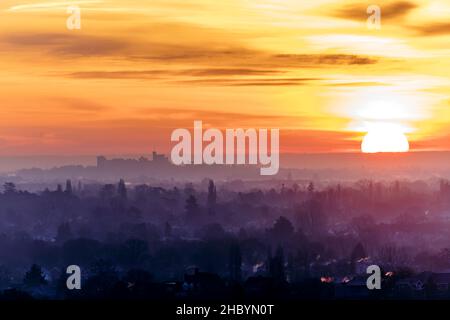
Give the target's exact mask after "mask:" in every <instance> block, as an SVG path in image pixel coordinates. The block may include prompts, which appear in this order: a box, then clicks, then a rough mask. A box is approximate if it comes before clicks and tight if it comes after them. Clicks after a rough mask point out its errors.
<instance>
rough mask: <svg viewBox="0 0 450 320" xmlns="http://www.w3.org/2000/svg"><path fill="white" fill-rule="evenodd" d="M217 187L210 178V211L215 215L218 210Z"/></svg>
mask: <svg viewBox="0 0 450 320" xmlns="http://www.w3.org/2000/svg"><path fill="white" fill-rule="evenodd" d="M216 201H217V189H216V186H215V185H214V181H212V180H209V186H208V213H209V214H210V215H214V214H215V211H216Z"/></svg>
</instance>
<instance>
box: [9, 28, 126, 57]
mask: <svg viewBox="0 0 450 320" xmlns="http://www.w3.org/2000/svg"><path fill="white" fill-rule="evenodd" d="M2 42H3V43H4V44H9V45H11V46H13V48H11V49H12V50H14V48H17V47H21V48H28V49H33V48H35V49H38V50H39V51H41V52H42V51H46V52H48V53H50V54H53V55H56V56H67V57H71V56H72V57H85V56H114V55H119V54H124V53H125V52H126V51H127V50H128V48H129V43H127V42H126V41H124V40H121V39H118V38H115V37H105V36H91V35H76V34H73V33H37V34H33V33H27V34H24V33H20V34H10V35H7V36H5V37H3V38H2ZM2 50H6V48H3V49H2Z"/></svg>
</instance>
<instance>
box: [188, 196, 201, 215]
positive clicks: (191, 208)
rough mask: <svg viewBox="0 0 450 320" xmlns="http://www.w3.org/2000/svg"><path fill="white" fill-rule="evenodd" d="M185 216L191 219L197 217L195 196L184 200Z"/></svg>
mask: <svg viewBox="0 0 450 320" xmlns="http://www.w3.org/2000/svg"><path fill="white" fill-rule="evenodd" d="M185 209H186V214H187V216H188V217H193V216H195V215H197V213H198V204H197V198H195V196H193V195H191V196H189V197H188V198H187V200H186V206H185Z"/></svg>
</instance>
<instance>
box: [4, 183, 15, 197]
mask: <svg viewBox="0 0 450 320" xmlns="http://www.w3.org/2000/svg"><path fill="white" fill-rule="evenodd" d="M3 190H4V192H5V194H14V193H17V189H16V185H15V184H14V183H12V182H5V183H4V184H3Z"/></svg>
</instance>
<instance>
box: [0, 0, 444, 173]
mask: <svg viewBox="0 0 450 320" xmlns="http://www.w3.org/2000/svg"><path fill="white" fill-rule="evenodd" d="M71 4H74V5H79V6H80V8H81V19H82V29H81V30H68V29H66V19H67V18H68V16H69V15H68V14H67V12H66V11H67V7H68V6H69V5H71ZM370 4H374V3H373V1H344V2H343V1H337V0H315V1H294V0H262V1H261V0H258V1H257V0H227V1H221V2H219V1H212V0H189V1H179V0H175V1H167V0H126V1H125V0H102V1H100V0H99V1H49V0H47V1H46V0H41V1H35V0H24V1H19V0H15V1H12V0H3V1H1V2H0V70H1V71H0V74H1V77H0V156H1V157H4V156H24V155H30V156H35V155H45V154H47V155H49V154H51V155H57V156H62V155H85V154H89V155H98V154H105V155H110V154H148V155H150V152H151V150H152V149H155V150H158V151H160V152H164V153H166V154H168V153H169V151H170V149H171V143H170V133H171V131H172V130H173V129H175V128H185V127H186V128H192V123H193V121H194V120H202V121H203V123H204V124H205V127H208V126H209V127H215V128H221V129H224V128H239V127H243V128H247V127H252V128H280V130H281V131H280V147H281V152H282V153H305V152H306V153H315V152H331V153H332V152H359V150H360V145H361V141H362V139H363V137H364V136H365V134H366V133H367V132H368V131H369V130H370V128H371V127H373V125H374V124H377V123H388V124H389V125H392V126H395V128H397V129H398V130H399V131H401V132H402V133H405V134H406V135H407V137H408V140H409V143H410V149H411V150H412V151H419V150H450V94H449V92H450V90H449V89H450V23H449V17H450V2H449V1H445V0H440V1H425V0H416V1H392V0H390V1H387V0H383V1H381V0H380V1H376V4H377V5H379V6H380V7H381V18H382V20H381V21H382V29H381V30H369V29H368V28H367V26H366V20H367V17H368V15H367V13H366V8H367V6H368V5H370ZM281 166H283V162H281Z"/></svg>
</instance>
